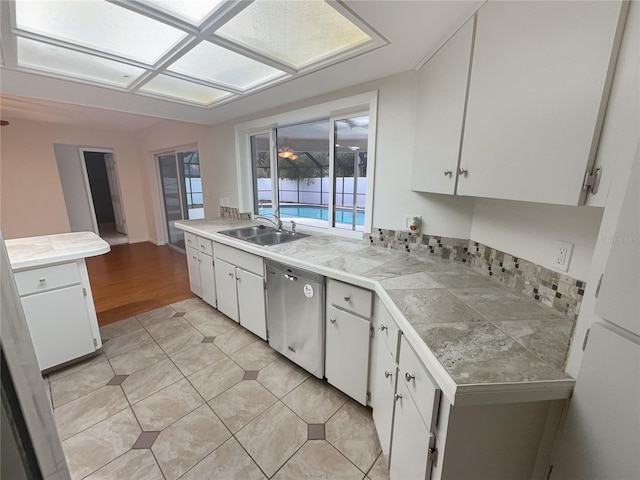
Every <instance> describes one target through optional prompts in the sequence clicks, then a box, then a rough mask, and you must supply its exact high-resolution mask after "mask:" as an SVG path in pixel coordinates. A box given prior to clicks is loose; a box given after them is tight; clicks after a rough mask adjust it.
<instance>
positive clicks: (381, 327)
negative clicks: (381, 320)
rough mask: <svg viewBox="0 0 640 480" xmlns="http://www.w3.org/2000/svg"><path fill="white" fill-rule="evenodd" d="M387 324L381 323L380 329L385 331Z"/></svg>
mask: <svg viewBox="0 0 640 480" xmlns="http://www.w3.org/2000/svg"><path fill="white" fill-rule="evenodd" d="M387 328H388V327H387V326H386V325H380V331H381V332H384V331H385V330H387Z"/></svg>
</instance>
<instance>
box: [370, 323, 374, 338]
mask: <svg viewBox="0 0 640 480" xmlns="http://www.w3.org/2000/svg"><path fill="white" fill-rule="evenodd" d="M375 331H376V329H375V328H373V325H369V337H371V338H373V335H374V333H375Z"/></svg>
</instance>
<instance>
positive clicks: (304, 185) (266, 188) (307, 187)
mask: <svg viewBox="0 0 640 480" xmlns="http://www.w3.org/2000/svg"><path fill="white" fill-rule="evenodd" d="M329 181H330V179H329V178H328V177H323V178H319V177H316V178H309V179H306V178H304V179H300V180H289V179H285V178H281V179H279V180H278V189H279V191H280V202H282V203H305V204H310V205H327V204H329ZM354 186H355V182H354V178H353V177H337V178H336V206H338V207H341V206H345V207H352V206H353V194H354ZM357 187H358V188H357V194H356V201H357V203H356V206H357V207H359V208H364V207H365V194H366V191H367V179H366V178H358V181H357ZM258 201H261V202H271V179H270V178H259V179H258Z"/></svg>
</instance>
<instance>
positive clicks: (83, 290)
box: [82, 287, 87, 297]
mask: <svg viewBox="0 0 640 480" xmlns="http://www.w3.org/2000/svg"><path fill="white" fill-rule="evenodd" d="M82 295H84V296H85V297H86V296H87V289H86V288H84V287H83V288H82Z"/></svg>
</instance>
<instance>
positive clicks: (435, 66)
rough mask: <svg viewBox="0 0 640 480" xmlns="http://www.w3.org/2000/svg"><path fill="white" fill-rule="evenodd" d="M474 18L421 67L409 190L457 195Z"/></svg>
mask: <svg viewBox="0 0 640 480" xmlns="http://www.w3.org/2000/svg"><path fill="white" fill-rule="evenodd" d="M474 24H475V17H474V18H472V19H471V20H469V21H468V22H467V23H465V24H464V26H463V27H462V28H461V29H460V30H458V32H457V33H456V34H455V35H454V36H453V37H451V39H450V40H449V41H448V42H447V43H446V44H445V45H444V46H443V47H442V48H441V49H440V50H439V51H438V52H437V53H436V54H435V55H434V56H433V57H432V58H431V59H430V60H429V61H428V62H427V63H426V65H425V66H424V67H422V68H421V69H420V72H419V73H418V109H417V118H416V136H415V138H416V141H415V147H414V154H413V175H412V176H411V189H412V190H417V191H419V192H434V193H449V194H453V193H454V192H455V187H456V180H457V172H458V160H459V155H460V141H461V140H462V127H463V123H464V110H465V104H466V99H467V84H468V80H469V68H470V66H471V49H472V44H473V30H474Z"/></svg>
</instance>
